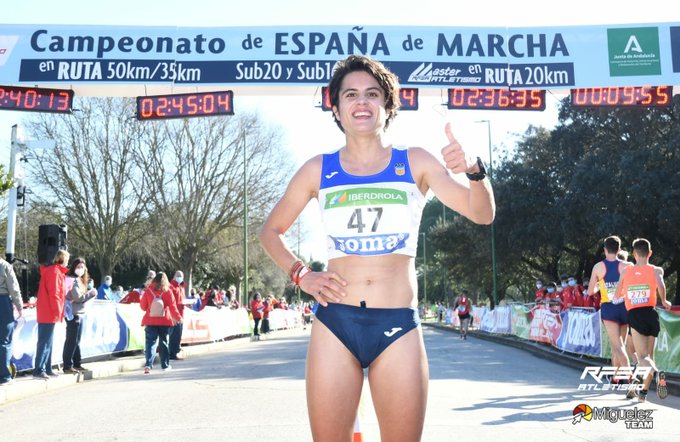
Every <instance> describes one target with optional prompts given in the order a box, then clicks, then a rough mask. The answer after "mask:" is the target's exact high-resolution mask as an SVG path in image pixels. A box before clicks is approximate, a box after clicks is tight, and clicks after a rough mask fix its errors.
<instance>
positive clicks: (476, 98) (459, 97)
mask: <svg viewBox="0 0 680 442" xmlns="http://www.w3.org/2000/svg"><path fill="white" fill-rule="evenodd" d="M446 105H447V107H448V108H449V109H483V110H533V111H542V110H545V91H544V90H538V89H532V90H528V89H449V90H448V100H447V103H446Z"/></svg>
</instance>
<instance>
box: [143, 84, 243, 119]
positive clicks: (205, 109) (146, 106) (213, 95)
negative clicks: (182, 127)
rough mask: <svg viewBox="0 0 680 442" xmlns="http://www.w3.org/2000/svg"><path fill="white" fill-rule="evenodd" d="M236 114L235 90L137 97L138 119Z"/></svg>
mask: <svg viewBox="0 0 680 442" xmlns="http://www.w3.org/2000/svg"><path fill="white" fill-rule="evenodd" d="M210 115H234V92H233V91H220V92H196V93H193V94H171V95H154V96H147V97H137V119H138V120H161V119H165V118H186V117H203V116H210Z"/></svg>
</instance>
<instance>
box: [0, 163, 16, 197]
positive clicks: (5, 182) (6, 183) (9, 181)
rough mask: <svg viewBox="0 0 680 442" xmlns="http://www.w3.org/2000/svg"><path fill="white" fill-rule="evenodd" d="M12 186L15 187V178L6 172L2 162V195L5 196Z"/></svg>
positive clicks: (0, 166)
mask: <svg viewBox="0 0 680 442" xmlns="http://www.w3.org/2000/svg"><path fill="white" fill-rule="evenodd" d="M12 187H14V178H13V177H11V176H10V174H9V173H5V166H4V165H3V164H0V196H4V195H5V194H6V193H7V191H8V190H10V189H11V188H12Z"/></svg>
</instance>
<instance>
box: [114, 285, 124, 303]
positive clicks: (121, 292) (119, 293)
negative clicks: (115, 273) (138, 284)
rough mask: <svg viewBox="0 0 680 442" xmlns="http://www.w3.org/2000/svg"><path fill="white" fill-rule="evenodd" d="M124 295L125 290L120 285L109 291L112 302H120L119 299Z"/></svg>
mask: <svg viewBox="0 0 680 442" xmlns="http://www.w3.org/2000/svg"><path fill="white" fill-rule="evenodd" d="M124 296H125V290H123V287H122V286H120V285H119V286H116V289H115V290H114V291H113V292H111V301H113V302H120V300H121V299H123V297H124Z"/></svg>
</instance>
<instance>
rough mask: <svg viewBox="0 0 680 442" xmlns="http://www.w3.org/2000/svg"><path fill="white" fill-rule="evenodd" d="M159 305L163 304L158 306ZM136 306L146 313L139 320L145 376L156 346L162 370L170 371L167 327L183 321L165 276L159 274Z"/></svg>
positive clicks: (150, 366) (149, 369) (161, 273)
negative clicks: (142, 331)
mask: <svg viewBox="0 0 680 442" xmlns="http://www.w3.org/2000/svg"><path fill="white" fill-rule="evenodd" d="M161 303H162V304H161ZM139 306H140V307H141V309H142V310H144V311H145V312H146V313H145V314H144V317H143V318H142V325H143V326H145V328H144V332H145V334H146V345H145V346H144V356H145V357H146V364H144V373H145V374H148V373H149V372H150V371H151V369H152V368H153V360H154V358H155V357H156V347H157V346H158V347H159V351H158V353H159V356H160V362H161V368H162V369H163V371H165V370H169V369H171V368H172V367H170V352H169V349H168V344H169V342H168V337H169V334H170V328H171V327H172V326H174V325H175V324H176V323H177V322H179V321H181V320H182V317H181V316H180V315H179V311H178V310H177V304H176V301H175V295H173V293H172V290H171V289H170V282H169V281H168V277H167V276H166V275H165V273H163V272H158V273H157V274H156V276H155V277H154V279H153V281H152V282H151V284H150V285H149V286H148V287H147V288H146V289H145V290H144V294H143V295H142V298H141V299H140V300H139Z"/></svg>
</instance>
